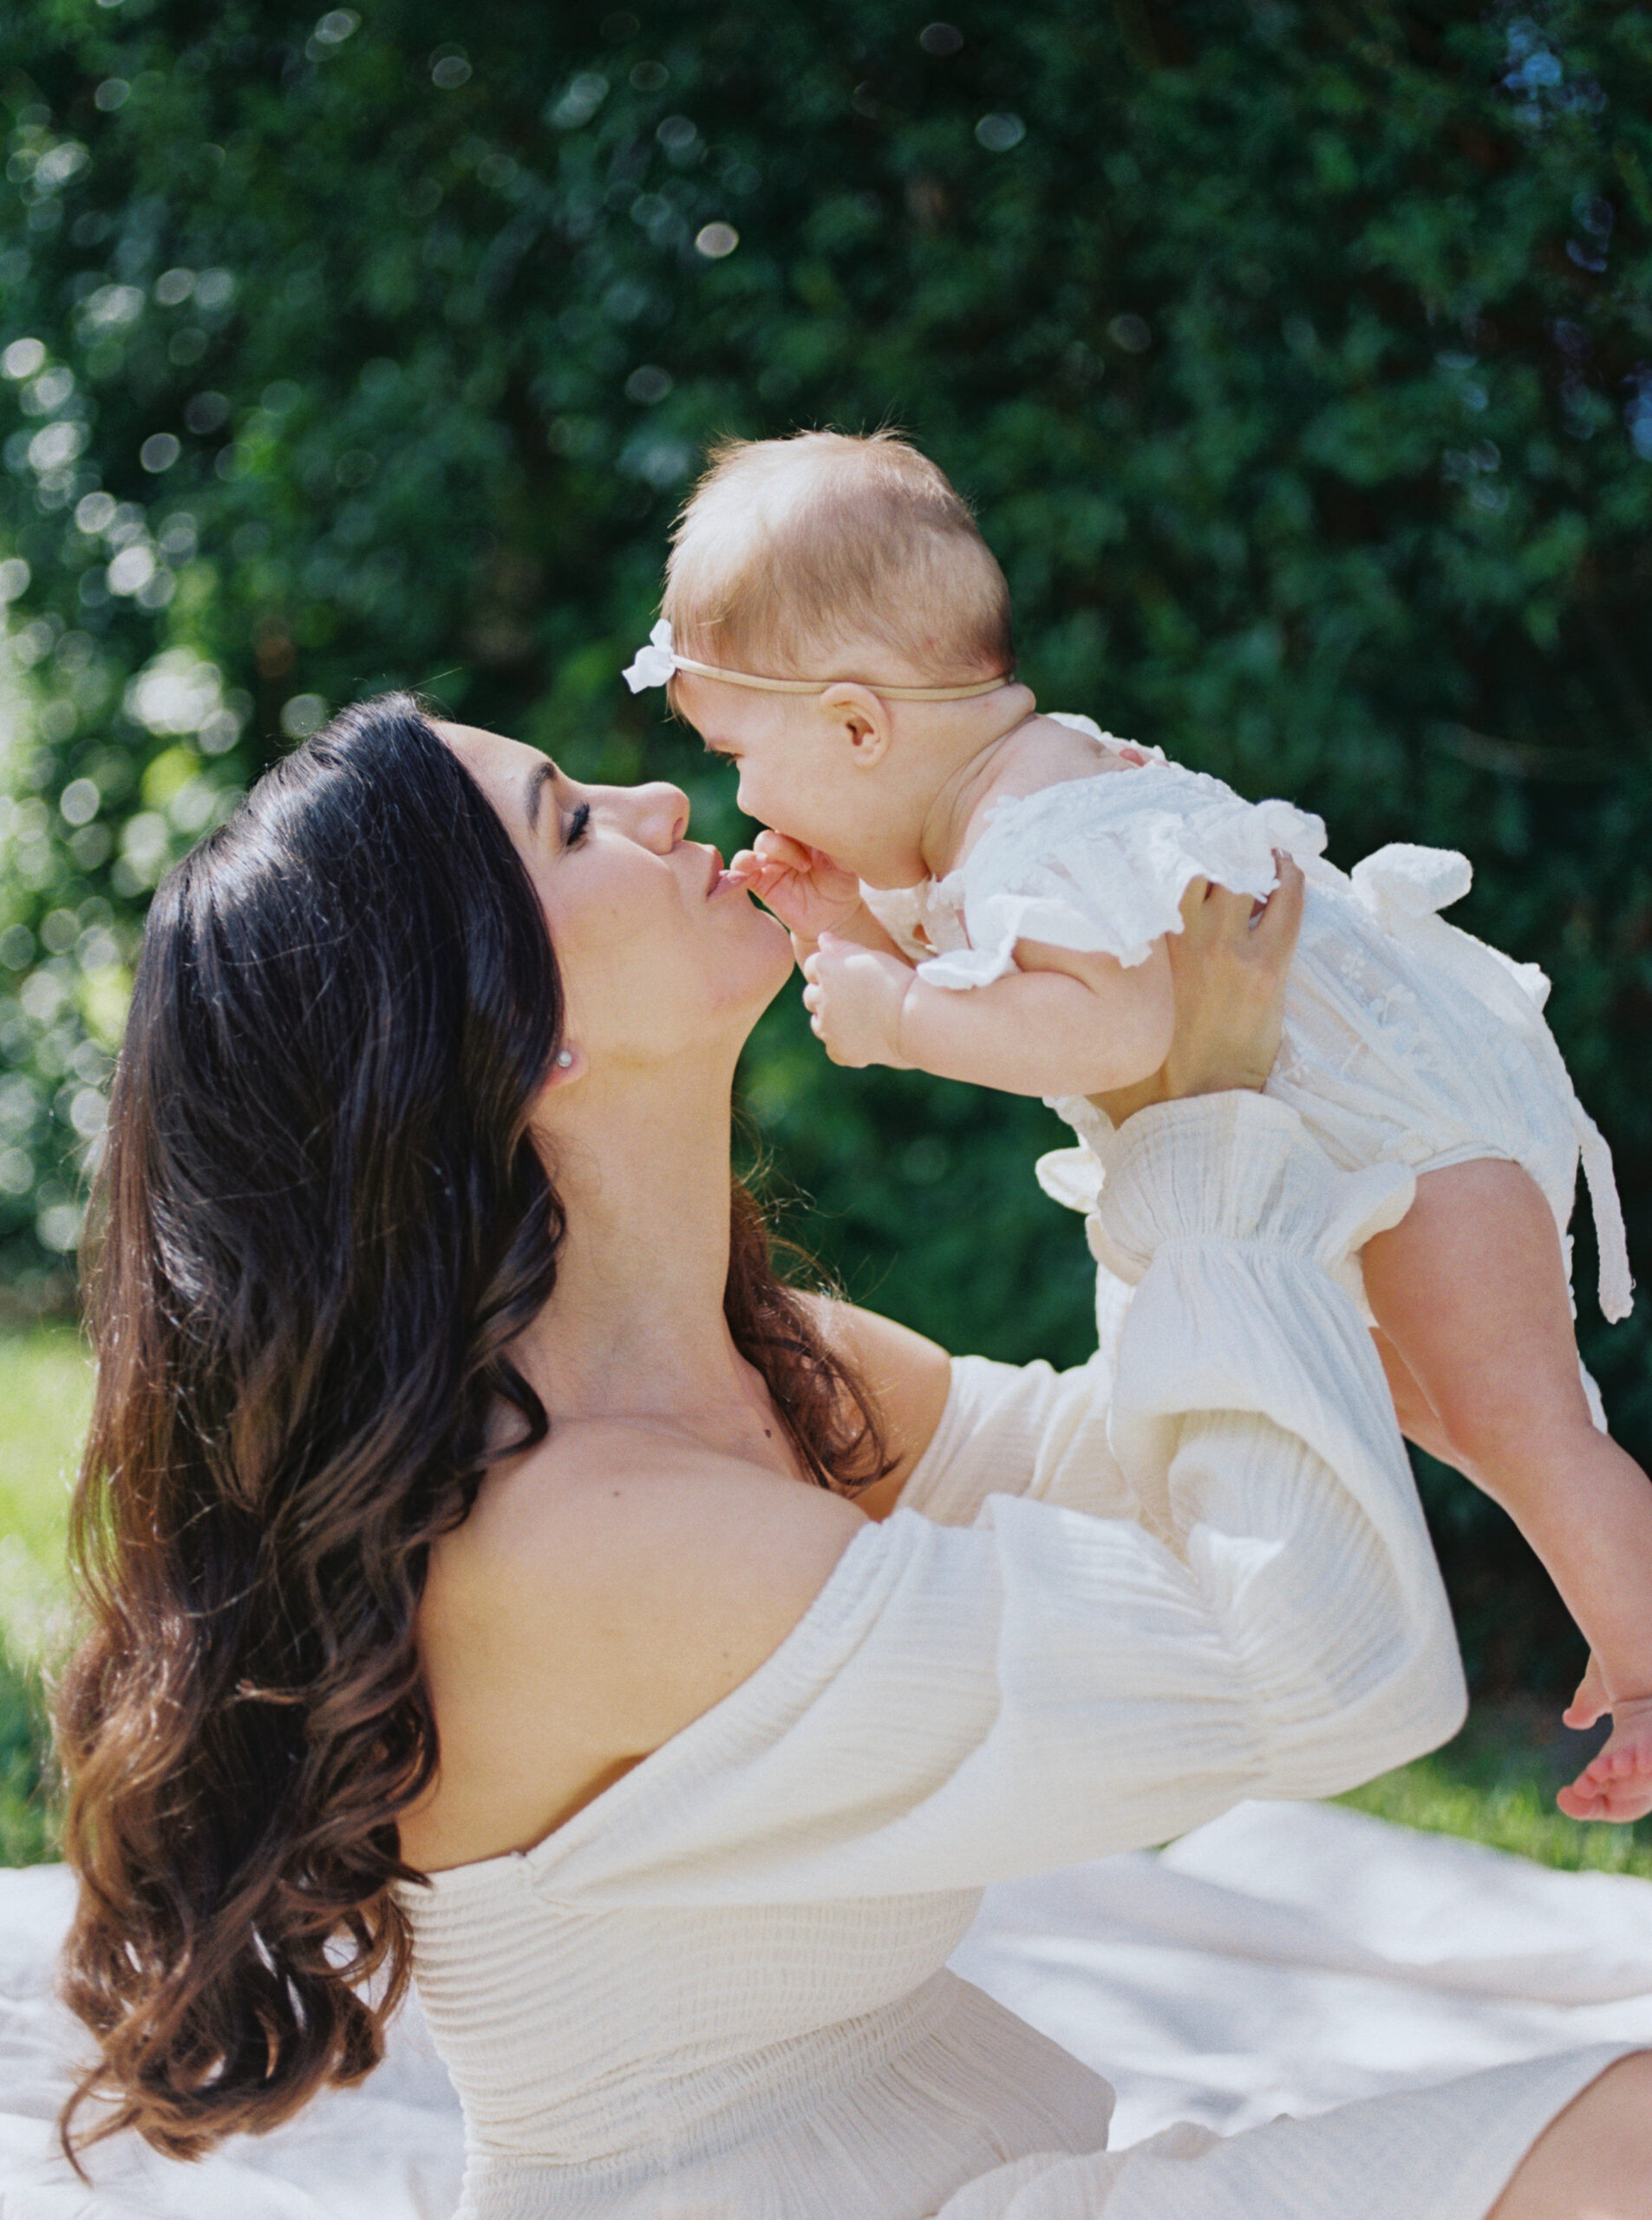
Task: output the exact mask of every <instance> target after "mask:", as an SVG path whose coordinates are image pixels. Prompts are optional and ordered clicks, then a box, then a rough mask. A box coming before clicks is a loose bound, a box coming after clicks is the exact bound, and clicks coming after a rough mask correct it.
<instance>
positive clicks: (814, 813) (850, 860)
mask: <svg viewBox="0 0 1652 2220" xmlns="http://www.w3.org/2000/svg"><path fill="white" fill-rule="evenodd" d="M672 701H673V703H674V705H675V707H676V710H677V712H678V714H679V715H682V716H684V717H686V718H687V719H688V721H689V723H690V724H691V725H692V726H693V727H694V728H695V731H696V732H697V733H698V734H699V735H700V737H701V738H702V740H703V741H704V742H705V744H706V747H707V748H708V750H709V752H710V753H711V754H713V755H721V756H723V757H725V758H726V759H727V760H728V761H729V762H731V763H732V764H733V765H734V766H735V769H736V770H737V771H738V773H739V774H740V791H739V794H738V796H737V799H738V800H739V803H740V806H741V809H743V810H744V811H745V813H746V814H747V816H748V817H754V818H755V819H757V821H758V823H759V824H760V825H767V826H770V827H771V828H772V829H773V830H774V832H786V833H789V834H790V836H791V838H792V839H793V840H801V841H802V842H803V843H804V845H805V846H807V847H811V848H823V849H824V850H825V851H826V853H827V854H828V855H829V856H831V857H833V859H835V860H836V861H837V862H839V863H840V864H842V865H844V867H845V869H846V870H848V871H854V872H859V871H860V870H861V869H862V865H863V864H864V863H865V857H864V856H863V855H862V854H861V851H862V850H863V848H864V846H865V840H866V827H865V824H864V822H862V821H861V813H862V812H864V809H865V802H866V799H867V796H866V792H865V780H857V779H856V776H855V771H854V766H853V761H852V755H851V754H850V751H849V749H848V748H847V746H846V742H845V740H844V735H843V728H842V726H841V725H840V724H839V723H838V722H837V721H836V720H834V719H833V718H832V717H829V716H828V715H826V713H825V712H824V711H823V710H822V709H821V708H820V706H819V696H818V695H814V694H763V693H760V692H758V691H757V690H756V689H754V688H751V687H745V686H730V685H728V684H727V683H725V682H723V681H722V680H721V679H716V678H702V677H699V676H695V674H694V673H693V672H690V671H680V672H679V673H678V675H677V676H676V680H675V682H673V686H672Z"/></svg>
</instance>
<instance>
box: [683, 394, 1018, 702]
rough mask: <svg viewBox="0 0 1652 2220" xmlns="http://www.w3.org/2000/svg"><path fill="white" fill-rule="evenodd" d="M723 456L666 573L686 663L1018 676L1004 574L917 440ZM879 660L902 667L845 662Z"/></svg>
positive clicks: (803, 437) (781, 670)
mask: <svg viewBox="0 0 1652 2220" xmlns="http://www.w3.org/2000/svg"><path fill="white" fill-rule="evenodd" d="M708 464H709V467H708V469H707V471H706V473H705V475H704V476H703V477H702V479H701V480H700V483H699V484H698V485H697V486H695V490H694V493H693V494H692V496H691V497H690V499H689V503H688V506H686V507H685V508H684V510H683V512H682V516H681V517H680V518H679V519H678V521H677V527H676V532H675V534H674V535H673V543H672V548H671V558H670V561H669V564H668V565H667V568H666V583H665V600H664V604H663V614H664V615H665V616H666V617H669V619H670V622H671V631H672V637H673V640H674V642H675V643H676V648H677V650H678V651H679V652H680V653H682V654H683V655H687V656H693V657H695V660H696V661H698V662H701V663H719V664H722V665H723V666H725V667H726V668H727V669H731V670H745V671H752V672H755V673H756V674H758V675H759V676H763V677H768V678H821V679H827V678H873V677H882V678H885V679H888V680H891V682H893V680H894V679H895V678H896V677H897V676H906V675H907V674H908V673H910V674H911V675H912V676H914V677H915V678H916V679H917V681H918V682H921V683H933V684H937V685H954V684H967V683H968V682H970V680H971V679H978V678H989V677H995V676H998V675H999V674H1001V673H1002V674H1008V673H1009V672H1010V671H1011V670H1013V669H1014V668H1015V650H1014V643H1013V641H1012V637H1011V633H1010V623H1009V587H1008V586H1007V585H1006V584H1005V583H1004V576H1003V572H1002V571H1001V570H1000V569H999V568H998V565H997V564H996V562H995V561H994V559H993V556H992V552H991V550H990V549H989V547H988V545H987V543H986V541H985V540H984V539H983V538H982V537H981V534H980V532H979V531H978V530H977V529H976V521H975V519H974V518H973V517H972V516H971V515H970V510H969V506H968V505H967V504H966V503H965V502H964V501H963V500H962V499H961V498H960V497H959V495H958V494H957V493H955V492H954V490H953V488H952V486H950V484H949V483H948V481H947V479H946V476H945V474H944V472H942V471H940V470H939V469H937V467H936V466H935V464H934V463H932V462H931V461H930V460H929V458H928V456H927V455H922V454H919V453H918V451H917V448H916V447H911V446H910V445H909V444H908V443H907V441H904V440H902V439H898V438H897V437H896V436H895V434H893V433H891V432H873V433H870V434H866V435H865V436H864V437H859V438H857V437H853V436H852V435H851V434H847V433H844V432H799V433H796V434H794V435H793V437H792V438H790V439H787V440H726V441H723V442H722V444H721V445H720V446H717V447H713V448H712V449H711V451H710V454H709V455H708ZM855 650H860V651H861V653H862V656H863V659H864V658H865V656H867V655H868V654H869V655H871V656H872V657H874V658H878V650H884V651H885V654H886V655H891V656H894V657H895V658H896V659H897V661H898V663H899V665H900V666H901V669H900V671H899V672H898V673H896V672H894V671H891V670H890V669H886V668H885V669H880V670H872V669H867V670H859V669H848V668H847V667H844V668H841V669H840V668H839V667H838V665H839V664H840V663H842V662H843V657H844V655H845V653H846V652H847V653H850V654H852V653H853V652H854V651H855ZM878 659H879V660H881V659H882V658H878Z"/></svg>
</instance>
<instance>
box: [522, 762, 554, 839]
mask: <svg viewBox="0 0 1652 2220" xmlns="http://www.w3.org/2000/svg"><path fill="white" fill-rule="evenodd" d="M556 777H557V767H556V765H555V764H554V763H553V762H552V761H551V759H550V757H549V756H548V755H547V756H546V758H545V761H544V762H543V763H536V764H535V765H534V767H533V768H532V770H531V771H530V772H529V773H528V790H527V802H526V807H527V819H528V831H529V832H538V831H539V802H540V800H541V798H542V796H543V795H544V793H545V788H546V787H549V786H552V785H554V784H555V782H556Z"/></svg>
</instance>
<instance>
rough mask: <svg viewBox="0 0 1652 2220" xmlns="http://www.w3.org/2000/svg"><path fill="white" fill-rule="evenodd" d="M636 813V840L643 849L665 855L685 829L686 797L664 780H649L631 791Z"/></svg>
mask: <svg viewBox="0 0 1652 2220" xmlns="http://www.w3.org/2000/svg"><path fill="white" fill-rule="evenodd" d="M631 803H632V807H633V809H634V810H635V813H636V818H635V824H636V838H637V839H639V840H640V841H642V842H643V846H646V847H650V848H653V849H656V850H657V851H658V852H659V853H660V854H661V855H665V854H667V853H668V852H669V851H670V850H671V849H673V848H675V847H676V844H677V842H678V841H679V840H680V839H682V836H683V834H684V833H685V832H687V831H688V829H689V797H688V796H687V794H685V793H683V791H682V787H674V786H673V785H672V784H671V783H670V781H669V780H667V779H651V780H650V781H649V782H648V784H647V785H646V786H643V787H632V788H631Z"/></svg>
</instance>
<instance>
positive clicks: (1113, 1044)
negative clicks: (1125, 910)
mask: <svg viewBox="0 0 1652 2220" xmlns="http://www.w3.org/2000/svg"><path fill="white" fill-rule="evenodd" d="M1015 963H1016V966H1017V968H1016V969H1015V970H1014V971H1012V972H1009V973H1008V974H1007V975H1006V976H1004V977H1003V978H1002V979H996V980H994V981H993V983H992V984H991V985H990V986H988V987H970V988H966V989H963V990H961V991H955V990H954V989H950V988H947V987H931V986H930V985H928V984H927V983H925V982H924V980H922V979H920V978H919V977H918V976H917V973H916V971H915V970H914V969H913V968H912V966H911V964H909V963H906V962H905V961H904V958H902V957H898V956H891V955H887V954H884V953H882V952H880V951H878V950H873V949H870V948H868V947H865V946H864V945H860V946H858V945H856V944H855V943H853V942H852V941H850V940H849V939H848V938H846V937H839V936H838V935H837V934H835V933H833V932H828V933H827V934H826V935H825V936H824V937H822V939H821V940H820V942H819V944H818V946H817V947H816V948H815V950H813V953H812V954H810V955H808V956H806V957H805V960H804V964H803V973H804V976H805V978H806V980H807V981H808V984H807V986H806V988H805V989H804V992H803V1000H804V1002H805V1003H806V1006H807V1008H808V1010H809V1017H810V1023H811V1025H812V1026H813V1030H814V1031H815V1033H816V1034H818V1035H819V1038H820V1040H821V1041H823V1042H824V1043H825V1046H826V1054H828V1055H829V1056H830V1057H831V1058H832V1059H833V1062H834V1063H839V1064H854V1065H859V1064H892V1065H895V1066H897V1067H898V1068H904V1069H911V1068H914V1067H916V1068H917V1069H919V1070H921V1071H926V1072H933V1073H934V1074H936V1076H937V1078H940V1079H960V1080H968V1081H973V1082H974V1083H975V1084H976V1085H977V1086H980V1087H996V1088H997V1089H998V1090H999V1092H1000V1093H1001V1094H1037V1095H1047V1094H1056V1095H1060V1094H1107V1093H1111V1092H1113V1090H1115V1089H1117V1088H1120V1087H1133V1086H1134V1085H1135V1084H1136V1083H1137V1082H1138V1081H1141V1080H1145V1079H1146V1078H1148V1077H1149V1076H1150V1075H1151V1074H1152V1073H1154V1072H1156V1071H1158V1070H1159V1067H1160V1066H1161V1065H1162V1064H1163V1062H1164V1061H1165V1058H1166V1056H1167V1055H1168V1054H1169V1053H1170V1045H1171V1039H1172V1035H1173V1033H1174V1030H1175V1022H1176V1007H1175V996H1174V993H1173V991H1172V983H1171V968H1170V957H1169V953H1168V951H1167V950H1166V946H1165V943H1164V942H1163V941H1162V940H1161V941H1159V942H1157V943H1155V944H1154V947H1153V950H1152V954H1151V955H1150V956H1149V957H1148V958H1147V960H1146V963H1137V964H1131V965H1128V966H1126V965H1125V964H1122V963H1120V962H1119V961H1118V959H1117V958H1116V957H1111V956H1101V955H1090V954H1086V953H1083V952H1081V951H1080V950H1074V949H1070V948H1056V947H1054V946H1052V945H1050V944H1048V943H1045V942H1041V941H1021V942H1018V943H1016V947H1015Z"/></svg>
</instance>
